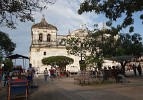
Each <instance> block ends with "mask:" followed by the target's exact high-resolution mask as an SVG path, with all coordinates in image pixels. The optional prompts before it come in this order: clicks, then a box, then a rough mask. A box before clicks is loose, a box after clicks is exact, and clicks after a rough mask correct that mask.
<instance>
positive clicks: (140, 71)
mask: <svg viewBox="0 0 143 100" xmlns="http://www.w3.org/2000/svg"><path fill="white" fill-rule="evenodd" d="M137 70H138V73H139V76H141V75H142V68H141V64H140V63H139V65H138V67H137Z"/></svg>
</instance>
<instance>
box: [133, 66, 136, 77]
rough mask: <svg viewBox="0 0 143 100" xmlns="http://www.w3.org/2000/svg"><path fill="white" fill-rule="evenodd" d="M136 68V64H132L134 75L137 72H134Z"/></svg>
mask: <svg viewBox="0 0 143 100" xmlns="http://www.w3.org/2000/svg"><path fill="white" fill-rule="evenodd" d="M136 69H137V67H136V65H135V64H133V71H134V75H135V76H136V75H137V74H136Z"/></svg>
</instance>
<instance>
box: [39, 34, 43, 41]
mask: <svg viewBox="0 0 143 100" xmlns="http://www.w3.org/2000/svg"><path fill="white" fill-rule="evenodd" d="M42 40H43V34H42V33H40V34H39V41H40V42H42Z"/></svg>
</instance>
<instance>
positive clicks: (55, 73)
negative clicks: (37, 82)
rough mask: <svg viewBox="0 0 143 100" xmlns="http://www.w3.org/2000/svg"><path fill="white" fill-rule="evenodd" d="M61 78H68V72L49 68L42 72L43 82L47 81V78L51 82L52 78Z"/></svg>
mask: <svg viewBox="0 0 143 100" xmlns="http://www.w3.org/2000/svg"><path fill="white" fill-rule="evenodd" d="M61 76H65V77H69V76H70V72H69V71H68V70H67V71H61V70H59V69H55V68H53V67H51V69H49V70H48V69H47V68H45V70H44V80H45V81H47V79H48V77H49V78H50V79H51V81H53V78H58V77H61Z"/></svg>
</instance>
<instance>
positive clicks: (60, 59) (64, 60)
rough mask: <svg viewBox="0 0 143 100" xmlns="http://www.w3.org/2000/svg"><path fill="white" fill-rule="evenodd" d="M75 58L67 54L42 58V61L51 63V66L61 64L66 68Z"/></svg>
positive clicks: (60, 65) (47, 63)
mask: <svg viewBox="0 0 143 100" xmlns="http://www.w3.org/2000/svg"><path fill="white" fill-rule="evenodd" d="M73 62H74V60H73V59H72V58H69V57H66V56H51V57H47V58H43V59H42V63H43V64H44V65H51V66H55V65H57V66H59V67H61V68H65V67H66V65H68V64H72V63H73Z"/></svg>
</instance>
